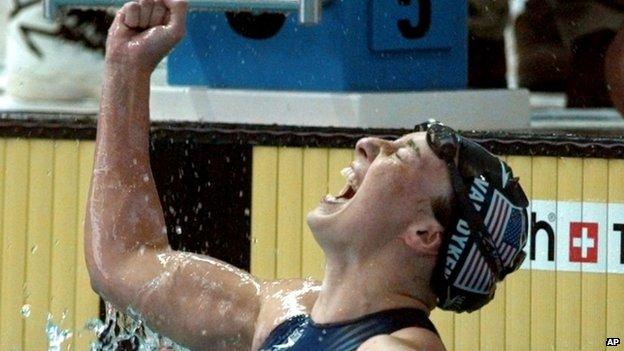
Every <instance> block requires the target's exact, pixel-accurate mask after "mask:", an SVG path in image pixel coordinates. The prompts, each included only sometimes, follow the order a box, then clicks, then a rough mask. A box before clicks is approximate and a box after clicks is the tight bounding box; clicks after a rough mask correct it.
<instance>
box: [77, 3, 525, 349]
mask: <svg viewBox="0 0 624 351" xmlns="http://www.w3.org/2000/svg"><path fill="white" fill-rule="evenodd" d="M186 13H187V4H186V3H185V2H184V1H180V0H140V1H139V2H132V3H128V4H126V5H124V6H123V8H122V9H121V10H120V11H119V12H118V13H117V15H116V17H115V21H114V23H113V25H112V26H111V29H110V31H109V37H108V41H107V49H106V64H105V65H106V73H105V77H104V84H103V92H102V94H103V95H102V100H101V111H100V115H99V118H98V128H97V139H96V154H95V163H94V171H93V176H92V181H91V187H90V191H89V200H88V204H87V214H86V223H85V250H86V259H87V266H88V269H89V274H90V278H91V284H92V286H93V288H94V290H95V291H96V292H98V293H99V294H100V295H101V296H102V297H103V298H104V299H106V300H108V301H110V302H112V303H113V304H114V305H115V306H116V307H117V308H119V309H121V310H126V309H132V310H133V311H134V312H136V313H138V314H139V315H140V316H141V317H142V319H143V320H145V321H146V323H147V324H148V325H149V326H150V327H152V328H153V329H154V330H156V331H157V332H159V333H162V334H163V335H166V336H168V337H170V338H172V339H173V340H175V341H177V342H178V343H180V344H182V345H184V346H186V347H188V348H190V349H193V350H211V351H214V350H228V351H231V350H254V351H256V350H263V351H274V350H291V351H300V350H317V351H324V350H332V351H352V350H358V351H375V350H383V351H393V350H394V351H399V350H434V351H436V350H444V349H445V348H444V345H443V343H442V341H441V339H440V337H439V335H438V333H437V331H436V328H435V326H434V325H433V324H432V323H431V321H430V320H429V314H430V311H431V310H432V309H434V308H435V307H436V306H438V307H440V308H443V309H446V310H452V311H457V312H462V311H473V310H476V309H478V308H480V307H481V306H483V305H485V304H486V303H487V302H489V301H490V300H491V299H492V298H493V297H494V291H495V288H496V283H497V282H498V281H500V280H502V279H503V278H504V277H505V275H506V274H508V273H510V272H512V271H513V270H515V269H517V268H518V267H519V266H520V264H521V263H522V259H523V258H524V252H523V251H522V248H523V247H524V245H525V243H526V230H527V220H526V218H527V216H526V206H527V199H526V197H525V196H524V193H523V192H522V189H521V188H520V186H519V184H518V180H517V179H516V178H514V177H513V175H512V172H511V169H510V168H509V167H508V166H507V165H506V164H505V163H504V162H501V161H499V160H498V159H497V158H495V157H494V156H492V155H491V154H489V153H488V152H487V151H485V150H484V149H482V148H481V147H480V146H478V145H477V144H475V143H473V142H471V141H469V140H467V139H464V138H462V137H460V136H459V135H457V134H456V133H455V132H454V131H453V130H452V129H450V128H448V127H445V126H443V125H441V124H437V123H428V124H425V125H422V126H420V127H419V128H418V131H415V132H414V133H410V134H406V135H404V136H402V137H400V138H398V139H396V140H392V141H390V140H384V139H379V138H373V137H369V138H363V139H361V140H359V141H358V142H357V145H356V146H355V150H354V152H355V161H354V162H353V163H352V164H351V165H345V166H347V168H346V169H345V170H344V172H343V173H344V175H345V177H346V178H347V180H346V184H345V187H344V189H343V190H342V191H341V192H340V193H339V194H336V195H335V196H333V195H328V196H327V197H325V198H324V199H323V200H322V201H321V202H320V203H319V204H318V206H317V207H316V208H315V209H314V210H312V211H311V212H310V213H309V214H308V217H307V222H308V225H309V226H310V228H311V230H312V232H313V234H314V237H315V239H316V241H317V242H318V244H319V245H320V247H321V248H322V249H323V251H324V253H325V257H326V269H325V276H324V278H323V281H322V282H316V281H313V280H306V279H287V280H280V281H266V280H262V279H259V278H257V277H254V276H252V275H250V274H249V273H248V272H245V271H243V270H240V269H237V268H235V267H233V266H231V265H229V264H227V263H225V262H222V261H219V260H217V259H214V258H211V257H207V256H202V255H196V254H191V253H185V252H180V251H174V250H172V249H171V248H170V246H169V243H168V240H167V233H166V227H165V221H164V217H163V211H162V207H161V204H160V201H159V197H158V194H157V192H156V187H155V184H154V180H153V179H154V177H153V176H152V172H151V168H150V162H149V126H150V124H149V92H150V74H151V73H152V71H153V69H154V68H155V67H156V65H157V64H158V62H159V61H160V60H161V59H162V58H163V57H164V56H165V55H166V54H167V53H168V52H169V50H171V49H172V48H173V46H174V45H175V44H176V43H178V42H179V41H180V40H181V38H182V37H183V36H184V34H185V18H186ZM206 40H210V38H206ZM223 205H224V206H227V205H228V204H223ZM233 220H235V219H233Z"/></svg>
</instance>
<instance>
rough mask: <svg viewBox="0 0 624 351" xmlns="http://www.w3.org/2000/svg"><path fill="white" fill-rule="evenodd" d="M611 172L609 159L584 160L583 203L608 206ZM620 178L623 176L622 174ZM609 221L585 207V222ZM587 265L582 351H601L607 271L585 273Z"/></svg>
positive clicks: (582, 291) (604, 330)
mask: <svg viewBox="0 0 624 351" xmlns="http://www.w3.org/2000/svg"><path fill="white" fill-rule="evenodd" d="M608 172H609V168H608V161H607V160H604V159H584V160H583V203H588V202H597V203H603V204H606V202H607V200H608V189H607V186H608V184H609V183H608V181H609V180H608V175H609V173H608ZM619 176H620V177H621V175H619ZM605 210H606V205H605ZM597 216H598V217H597ZM599 217H603V218H599ZM606 220H607V214H606V211H605V213H603V214H599V215H598V214H593V215H591V217H589V215H588V214H587V213H586V209H585V207H584V208H583V221H591V222H594V221H599V222H603V223H607V221H606ZM598 230H599V233H603V232H604V233H606V232H607V231H606V230H603V229H602V228H599V229H598ZM598 240H600V237H599V238H598ZM603 241H604V240H603ZM599 243H600V241H599ZM599 252H600V251H599ZM584 266H585V264H584V263H581V276H582V279H581V350H588V351H589V350H600V349H603V348H604V347H605V338H606V326H605V320H606V317H607V311H606V303H605V301H606V300H605V299H606V297H607V296H606V290H607V279H606V278H607V276H606V272H603V273H595V272H585V271H584ZM605 269H606V268H605Z"/></svg>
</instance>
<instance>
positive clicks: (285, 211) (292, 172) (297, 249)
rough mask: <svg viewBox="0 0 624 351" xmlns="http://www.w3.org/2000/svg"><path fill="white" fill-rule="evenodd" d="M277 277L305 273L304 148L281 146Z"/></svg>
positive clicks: (278, 170)
mask: <svg viewBox="0 0 624 351" xmlns="http://www.w3.org/2000/svg"><path fill="white" fill-rule="evenodd" d="M277 165H278V166H277V179H278V183H277V271H276V274H277V278H278V279H284V278H298V277H300V276H301V229H302V228H301V217H302V216H301V194H302V193H303V187H302V186H303V184H302V181H303V152H302V150H301V148H292V147H287V148H279V151H278V162H277Z"/></svg>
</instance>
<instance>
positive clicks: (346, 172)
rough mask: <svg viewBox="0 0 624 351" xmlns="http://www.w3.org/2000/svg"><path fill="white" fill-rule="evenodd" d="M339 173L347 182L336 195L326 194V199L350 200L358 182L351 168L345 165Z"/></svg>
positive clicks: (357, 186)
mask: <svg viewBox="0 0 624 351" xmlns="http://www.w3.org/2000/svg"><path fill="white" fill-rule="evenodd" d="M340 174H341V175H342V176H343V177H344V178H345V180H346V181H347V184H345V186H344V188H342V190H341V191H340V192H339V193H338V195H335V196H334V195H328V196H327V197H326V200H327V201H329V202H334V203H345V202H348V201H349V200H351V199H352V198H353V197H354V196H355V194H356V193H357V189H358V188H359V183H358V180H357V177H356V175H355V172H354V171H353V168H351V167H347V168H344V169H343V170H342V171H340Z"/></svg>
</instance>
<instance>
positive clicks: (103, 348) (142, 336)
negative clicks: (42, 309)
mask: <svg viewBox="0 0 624 351" xmlns="http://www.w3.org/2000/svg"><path fill="white" fill-rule="evenodd" d="M20 312H21V314H22V316H23V317H24V318H28V317H29V316H30V305H24V306H22V308H21V311H20ZM64 319H65V316H62V317H61V322H62V320H64ZM85 328H86V329H88V330H90V331H91V332H93V333H94V334H95V335H96V336H97V341H94V342H92V343H91V346H90V348H89V349H90V351H119V350H136V351H165V350H166V351H190V350H188V349H186V348H184V347H182V346H180V345H177V344H176V343H175V342H173V341H172V340H170V339H168V338H166V337H164V336H161V335H158V334H157V333H155V332H154V331H152V330H151V329H149V328H148V327H147V326H146V325H144V324H143V321H142V320H141V319H140V316H139V315H138V314H137V313H136V312H134V311H133V310H132V309H129V310H128V312H127V314H123V313H121V312H119V311H117V310H116V309H115V308H114V307H113V306H112V305H111V304H110V303H108V302H107V303H106V318H105V320H104V322H102V321H101V320H100V319H98V318H93V319H91V320H89V321H88V322H87V324H86V325H85ZM45 333H46V336H47V338H48V351H61V350H62V346H63V343H64V342H66V341H67V340H69V339H70V338H71V337H72V336H73V333H72V331H71V330H70V329H62V328H61V327H59V326H58V325H56V324H55V323H54V321H53V317H52V315H51V314H49V313H48V317H47V320H46V324H45Z"/></svg>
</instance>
